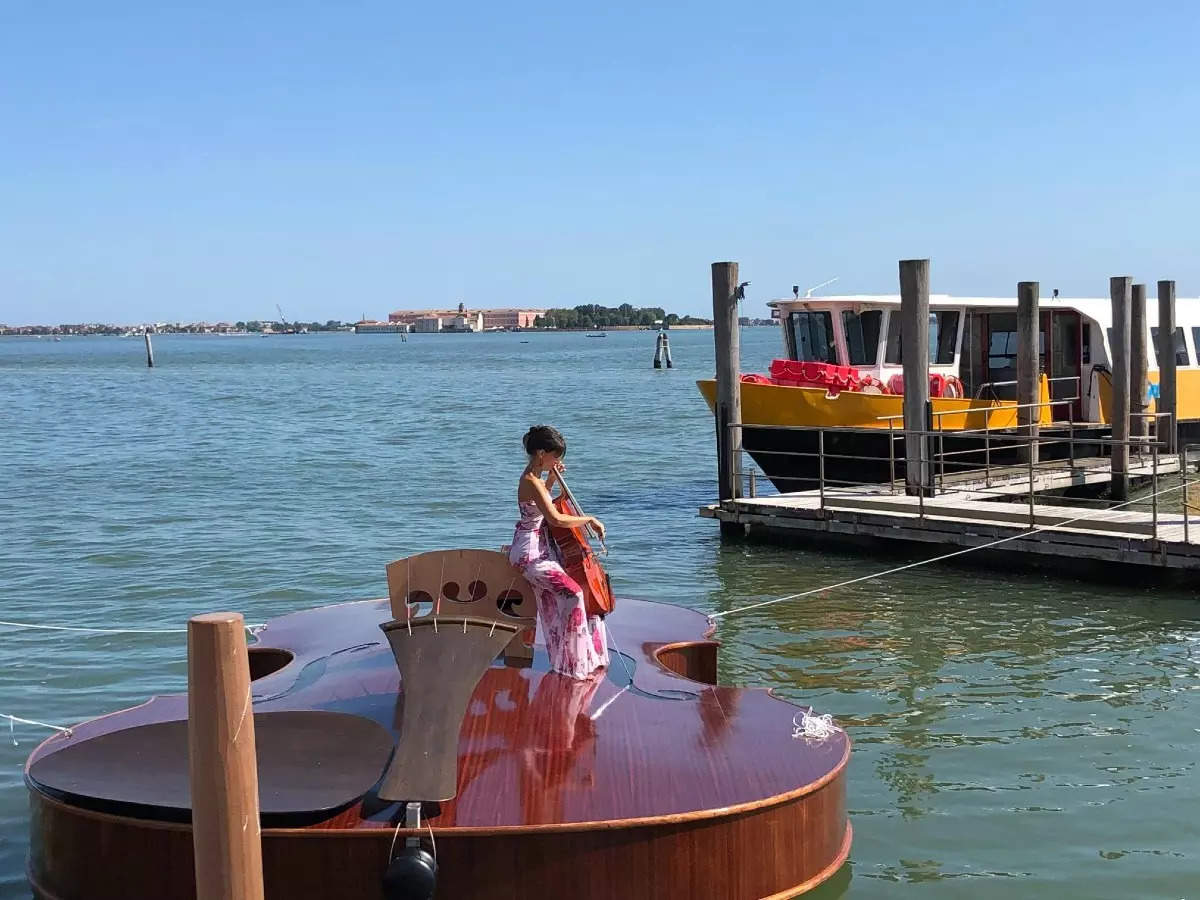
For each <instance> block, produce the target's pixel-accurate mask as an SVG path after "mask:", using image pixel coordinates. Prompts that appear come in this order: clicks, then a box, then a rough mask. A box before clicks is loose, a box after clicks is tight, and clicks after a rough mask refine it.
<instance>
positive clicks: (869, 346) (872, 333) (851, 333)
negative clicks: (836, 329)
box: [842, 309, 883, 366]
mask: <svg viewBox="0 0 1200 900" xmlns="http://www.w3.org/2000/svg"><path fill="white" fill-rule="evenodd" d="M882 320H883V310H881V309H868V310H866V311H865V312H861V313H856V312H854V310H851V309H843V310H842V330H843V331H845V333H846V353H847V354H848V356H849V359H848V360H846V362H847V363H849V364H850V365H852V366H873V365H875V361H876V359H877V358H878V356H879V326H880V324H881V323H882Z"/></svg>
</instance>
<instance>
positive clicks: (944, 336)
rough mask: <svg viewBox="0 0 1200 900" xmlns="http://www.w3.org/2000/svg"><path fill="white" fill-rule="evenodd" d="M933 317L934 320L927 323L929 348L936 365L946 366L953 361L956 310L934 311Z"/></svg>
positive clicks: (956, 323) (956, 335)
mask: <svg viewBox="0 0 1200 900" xmlns="http://www.w3.org/2000/svg"><path fill="white" fill-rule="evenodd" d="M934 317H935V321H932V322H930V323H929V349H930V350H932V351H933V361H934V363H935V364H936V365H939V366H948V365H950V363H952V362H954V345H955V344H956V343H958V310H957V309H949V310H946V311H945V312H939V313H934Z"/></svg>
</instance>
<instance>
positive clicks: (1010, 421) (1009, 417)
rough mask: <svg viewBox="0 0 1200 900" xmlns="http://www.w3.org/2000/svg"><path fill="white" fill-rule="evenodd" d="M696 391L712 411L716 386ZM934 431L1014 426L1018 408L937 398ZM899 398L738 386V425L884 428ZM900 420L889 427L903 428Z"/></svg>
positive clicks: (898, 410) (1045, 411)
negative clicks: (739, 410)
mask: <svg viewBox="0 0 1200 900" xmlns="http://www.w3.org/2000/svg"><path fill="white" fill-rule="evenodd" d="M696 385H697V387H699V388H700V393H701V394H703V395H704V399H705V400H706V401H707V402H708V408H709V409H710V410H711V409H714V408H715V407H716V403H717V383H716V381H715V380H714V379H711V378H706V379H701V380H700V381H697V382H696ZM1042 399H1043V400H1048V399H1049V394H1048V391H1047V385H1046V379H1045V378H1043V379H1042ZM933 411H934V412H935V413H947V415H940V416H935V417H934V426H933V427H934V428H937V427H938V420H939V419H940V420H941V428H943V429H944V430H946V431H958V430H960V429H963V428H985V427H990V428H1015V427H1016V425H1017V410H1016V407H1015V405H1014V404H1012V403H1002V402H997V401H988V400H971V399H966V398H964V399H953V398H948V397H937V398H934V400H933ZM903 414H904V398H903V397H902V396H899V395H896V394H860V393H855V392H853V391H842V392H841V393H840V394H836V395H834V394H829V393H827V392H826V391H825V390H824V389H823V388H807V387H787V386H784V385H778V384H754V383H750V382H743V383H742V422H743V424H745V425H792V426H806V427H810V428H880V429H883V430H885V431H886V430H887V428H888V423H887V421H886V419H884V418H883V417H886V416H902V415H903ZM1050 421H1051V415H1050V409H1049V408H1048V407H1043V408H1042V410H1041V422H1042V423H1043V424H1049V423H1050ZM902 424H903V423H902V421H901V420H900V419H894V420H893V421H892V426H893V427H895V428H900V427H902Z"/></svg>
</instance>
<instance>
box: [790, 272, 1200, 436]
mask: <svg viewBox="0 0 1200 900" xmlns="http://www.w3.org/2000/svg"><path fill="white" fill-rule="evenodd" d="M767 305H768V306H770V307H771V308H772V309H773V313H772V315H773V316H774V317H777V318H779V319H780V320H781V323H780V324H782V325H783V329H782V330H783V334H784V342H785V345H786V352H787V356H788V358H790V359H796V360H804V361H814V362H826V363H836V364H838V365H843V366H853V367H855V368H857V369H858V370H859V371H860V372H861V373H863V374H867V373H869V374H871V375H874V376H875V377H876V378H878V379H879V380H880V381H882V382H883V383H884V384H887V383H888V382H889V380H890V379H891V377H892V376H893V375H895V374H897V373H902V372H903V361H902V353H901V346H900V297H899V295H846V296H836V297H802V298H798V299H786V300H773V301H771V302H769V303H768V304H767ZM1039 308H1040V314H1041V327H1040V342H1039V344H1040V350H1041V370H1042V372H1043V374H1045V375H1046V377H1047V378H1048V379H1049V381H1050V395H1051V398H1052V399H1054V400H1070V401H1071V402H1070V405H1069V406H1068V404H1061V405H1059V406H1057V407H1056V408H1055V413H1054V416H1055V418H1056V419H1066V418H1068V416H1071V417H1073V418H1075V419H1076V421H1093V422H1094V421H1099V420H1100V415H1101V413H1100V386H1099V380H1100V379H1099V374H1100V373H1101V372H1108V373H1109V374H1111V365H1112V363H1111V360H1112V352H1111V350H1110V347H1111V333H1112V328H1111V324H1112V304H1111V302H1110V301H1109V299H1108V298H1090V297H1089V298H1071V297H1056V298H1053V299H1046V298H1042V299H1041V301H1040V303H1039ZM1175 317H1176V323H1177V327H1176V329H1175V358H1176V364H1177V365H1178V367H1179V373H1180V377H1179V384H1180V399H1181V401H1182V400H1183V391H1184V387H1185V385H1186V384H1188V383H1189V382H1190V381H1191V379H1192V377H1193V376H1188V375H1186V373H1187V372H1188V371H1189V370H1197V369H1200V365H1198V364H1200V352H1198V349H1200V298H1193V299H1182V298H1181V299H1177V300H1176V301H1175ZM1047 336H1049V340H1047ZM1157 339H1158V302H1157V299H1156V298H1153V297H1148V298H1147V302H1146V342H1147V366H1148V368H1149V370H1150V371H1151V378H1150V381H1151V387H1150V395H1151V397H1153V396H1156V395H1157V377H1156V372H1157V369H1158V349H1157V348H1158V343H1157ZM1047 346H1048V347H1049V354H1048V355H1047ZM929 370H930V372H936V373H938V374H941V375H946V376H949V375H954V376H957V377H958V378H959V379H961V380H962V382H963V385H964V387H965V389H966V392H967V395H968V396H971V397H978V396H988V397H995V398H997V399H1003V400H1012V399H1014V398H1015V397H1016V379H1017V301H1016V298H1015V297H951V296H949V295H947V294H932V295H930V298H929ZM1184 406H1185V404H1184V403H1182V402H1181V404H1180V410H1179V412H1180V418H1181V419H1183V418H1184V417H1185V412H1184Z"/></svg>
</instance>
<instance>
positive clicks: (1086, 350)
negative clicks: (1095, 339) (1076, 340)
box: [1079, 322, 1092, 366]
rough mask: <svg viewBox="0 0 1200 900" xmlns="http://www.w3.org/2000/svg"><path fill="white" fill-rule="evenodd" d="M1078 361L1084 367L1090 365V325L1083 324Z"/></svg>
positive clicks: (1088, 323)
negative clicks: (1081, 345)
mask: <svg viewBox="0 0 1200 900" xmlns="http://www.w3.org/2000/svg"><path fill="white" fill-rule="evenodd" d="M1079 361H1080V362H1081V363H1083V364H1084V365H1085V366H1090V365H1091V364H1092V323H1091V322H1084V323H1083V347H1082V348H1081V349H1080V351H1079Z"/></svg>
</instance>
